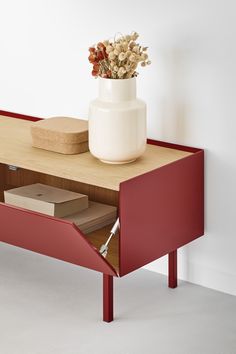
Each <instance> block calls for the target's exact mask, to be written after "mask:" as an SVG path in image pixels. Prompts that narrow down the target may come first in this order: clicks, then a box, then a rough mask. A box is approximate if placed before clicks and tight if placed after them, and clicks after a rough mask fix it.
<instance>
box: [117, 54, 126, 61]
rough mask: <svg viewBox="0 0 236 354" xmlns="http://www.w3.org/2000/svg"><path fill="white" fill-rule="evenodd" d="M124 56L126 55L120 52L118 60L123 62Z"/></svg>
mask: <svg viewBox="0 0 236 354" xmlns="http://www.w3.org/2000/svg"><path fill="white" fill-rule="evenodd" d="M126 56H127V55H126V53H124V52H121V53H120V54H119V57H118V59H119V60H120V61H122V60H125V59H126Z"/></svg>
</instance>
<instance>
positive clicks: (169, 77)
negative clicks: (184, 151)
mask: <svg viewBox="0 0 236 354" xmlns="http://www.w3.org/2000/svg"><path fill="white" fill-rule="evenodd" d="M186 54H187V53H186V50H182V49H181V48H172V49H169V50H164V51H163V52H162V60H163V71H164V75H163V87H164V89H163V92H162V98H161V99H160V100H159V105H160V107H159V119H160V126H159V128H160V134H161V137H162V139H163V140H166V141H170V142H175V143H180V144H185V142H186V138H187V133H188V126H187V115H188V112H187V111H188V104H187V102H186V97H185V94H184V91H185V87H186V79H187V70H186Z"/></svg>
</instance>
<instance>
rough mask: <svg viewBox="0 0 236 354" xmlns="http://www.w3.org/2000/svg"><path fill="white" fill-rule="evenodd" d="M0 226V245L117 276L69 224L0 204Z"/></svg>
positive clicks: (95, 250) (72, 225) (83, 237)
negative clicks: (16, 247)
mask: <svg viewBox="0 0 236 354" xmlns="http://www.w3.org/2000/svg"><path fill="white" fill-rule="evenodd" d="M0 226H1V227H0V241H2V242H6V243H9V244H11V245H14V246H18V247H22V248H24V249H27V250H30V251H34V252H37V253H40V254H44V255H46V256H49V257H53V258H57V259H60V260H63V261H66V262H69V263H73V264H76V265H81V266H83V267H86V268H90V269H94V270H97V271H99V272H102V273H105V274H109V275H112V276H118V273H117V272H116V270H115V269H114V268H113V267H112V266H111V265H110V264H109V263H108V262H107V260H106V259H105V258H104V257H103V256H101V255H100V253H99V252H98V250H97V249H96V248H95V247H94V246H93V245H92V244H91V243H90V242H89V241H88V240H87V239H86V237H85V236H84V235H83V233H82V232H81V231H80V230H79V229H78V227H77V226H76V225H74V224H73V223H72V222H70V221H67V220H62V219H58V218H55V217H51V216H48V215H44V214H40V213H37V212H33V211H30V210H26V209H22V208H18V207H14V206H11V205H7V204H4V203H0Z"/></svg>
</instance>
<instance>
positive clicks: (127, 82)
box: [89, 77, 146, 164]
mask: <svg viewBox="0 0 236 354" xmlns="http://www.w3.org/2000/svg"><path fill="white" fill-rule="evenodd" d="M98 80H99V96H98V98H97V99H95V100H94V101H92V102H91V104H90V107H89V149H90V152H91V154H92V155H93V156H95V157H97V158H98V159H100V160H101V161H103V162H106V163H112V164H122V163H128V162H132V161H134V160H136V159H137V158H138V157H139V156H140V155H142V154H143V153H144V151H145V148H146V104H145V103H144V102H143V101H142V100H140V99H137V97H136V78H135V77H134V78H131V79H103V78H99V79H98Z"/></svg>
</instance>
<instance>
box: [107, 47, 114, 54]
mask: <svg viewBox="0 0 236 354" xmlns="http://www.w3.org/2000/svg"><path fill="white" fill-rule="evenodd" d="M112 51H113V47H112V46H111V45H108V46H107V47H106V52H107V54H108V53H110V52H112Z"/></svg>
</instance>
